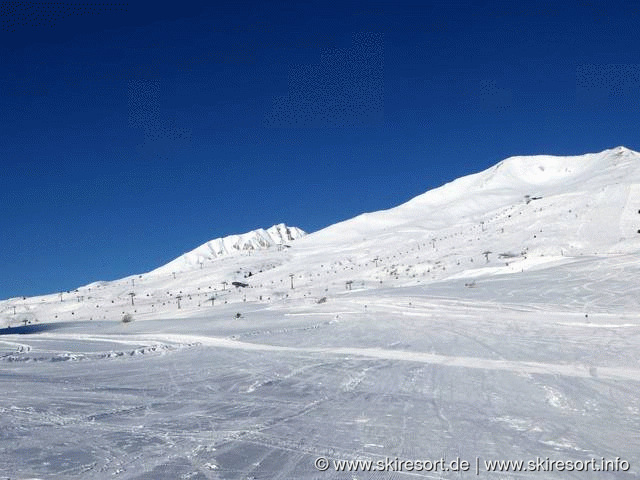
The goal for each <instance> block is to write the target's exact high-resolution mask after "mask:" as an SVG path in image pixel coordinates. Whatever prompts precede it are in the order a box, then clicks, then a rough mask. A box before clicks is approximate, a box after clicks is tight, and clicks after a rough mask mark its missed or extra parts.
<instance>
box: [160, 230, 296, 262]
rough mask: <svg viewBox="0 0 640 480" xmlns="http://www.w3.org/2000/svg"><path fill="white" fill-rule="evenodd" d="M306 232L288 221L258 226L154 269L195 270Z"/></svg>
mask: <svg viewBox="0 0 640 480" xmlns="http://www.w3.org/2000/svg"><path fill="white" fill-rule="evenodd" d="M305 235H306V232H305V231H304V230H302V229H300V228H298V227H290V226H287V225H285V224H284V223H278V224H276V225H273V226H271V227H269V228H267V229H266V230H265V229H264V228H258V229H256V230H251V231H250V232H247V233H242V234H239V235H228V236H226V237H220V238H216V239H214V240H210V241H208V242H207V243H204V244H202V245H200V246H199V247H197V248H195V249H193V250H191V251H190V252H187V253H185V254H183V255H181V256H179V257H178V258H176V259H175V260H172V261H171V262H169V263H167V264H166V265H163V266H161V267H159V268H157V269H155V270H153V273H164V272H179V271H184V270H191V269H193V268H198V267H199V266H200V265H201V264H204V263H206V262H209V261H211V260H215V259H216V258H220V257H225V256H230V255H237V254H239V253H242V252H250V251H253V250H263V249H267V248H271V247H274V246H276V245H287V244H288V243H289V242H292V241H294V240H297V239H298V238H301V237H303V236H305Z"/></svg>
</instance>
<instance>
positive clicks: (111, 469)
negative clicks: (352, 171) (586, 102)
mask: <svg viewBox="0 0 640 480" xmlns="http://www.w3.org/2000/svg"><path fill="white" fill-rule="evenodd" d="M639 185H640V154H638V153H636V152H632V151H630V150H628V149H625V148H622V147H618V148H615V149H612V150H607V151H604V152H601V153H598V154H590V155H584V156H579V157H551V156H535V157H512V158H509V159H506V160H504V161H502V162H500V163H499V164H497V165H496V166H494V167H492V168H490V169H488V170H486V171H484V172H481V173H478V174H475V175H470V176H468V177H464V178H461V179H458V180H456V181H454V182H451V183H449V184H447V185H444V186H442V187H440V188H438V189H435V190H432V191H430V192H427V193H425V194H424V195H421V196H419V197H416V198H415V199H413V200H411V201H409V202H407V203H405V204H404V205H401V206H399V207H396V208H393V209H390V210H386V211H381V212H375V213H370V214H365V215H361V216H359V217H356V218H354V219H351V220H348V221H346V222H342V223H339V224H336V225H333V226H331V227H328V228H326V229H324V230H321V231H319V232H316V233H313V234H309V235H306V236H305V235H304V233H303V232H302V231H301V230H299V229H295V228H293V227H286V226H284V225H278V226H274V227H272V228H270V229H268V230H257V231H254V232H250V233H249V234H245V235H240V236H233V237H226V238H224V239H218V240H214V241H212V242H208V243H207V244H205V245H203V246H201V247H198V248H197V249H195V250H194V251H192V252H189V253H187V254H185V255H183V256H181V257H179V258H178V259H176V260H174V261H173V262H171V263H170V264H168V265H165V266H163V267H160V268H158V269H156V270H153V271H152V272H148V273H145V274H141V275H134V276H131V277H128V278H125V279H122V280H117V281H114V282H96V283H93V284H91V285H87V286H85V287H80V288H78V289H77V290H75V291H72V292H63V293H61V294H52V295H45V296H41V297H33V298H24V299H23V298H14V299H9V300H6V301H3V302H0V322H2V323H0V327H5V329H3V330H0V333H2V335H0V369H1V370H0V382H1V388H2V392H3V395H1V396H0V413H1V415H0V478H2V476H3V475H4V476H6V477H7V478H100V479H102V478H105V479H106V478H109V479H112V478H127V479H129V478H132V479H143V478H145V479H146V478H149V479H151V478H154V479H155V478H168V479H174V478H193V479H205V478H209V479H211V478H214V479H247V478H254V479H258V478H260V479H307V478H308V479H312V478H314V479H315V478H323V479H324V478H326V479H333V478H335V479H338V478H339V479H353V478H358V479H363V478H393V479H402V478H416V477H417V478H447V479H448V478H472V477H476V475H475V472H474V471H471V472H468V473H458V472H437V473H436V472H404V473H400V472H384V473H382V472H378V473H371V472H351V473H349V472H336V471H335V470H333V469H331V468H330V469H329V470H328V471H326V472H319V471H317V470H316V469H315V468H314V460H315V459H316V458H317V457H319V456H323V457H326V458H328V459H331V460H336V459H346V460H354V459H364V460H366V459H370V460H374V461H377V460H380V459H384V458H385V457H389V458H391V459H393V458H395V457H398V458H400V459H403V460H428V459H432V460H436V459H439V458H441V457H443V456H444V457H445V458H448V459H452V458H455V457H460V458H462V459H466V460H468V461H470V462H472V464H473V463H474V462H475V459H476V457H479V458H480V459H483V460H485V459H486V460H490V459H494V460H509V459H511V460H525V461H528V460H531V459H536V458H537V457H541V458H546V457H549V458H550V459H554V460H562V461H576V460H582V461H588V460H590V459H591V458H595V459H597V460H598V461H599V460H600V459H601V458H602V457H605V458H607V459H615V458H616V457H620V458H621V459H623V460H625V461H627V462H629V464H630V467H631V468H630V470H629V471H628V472H622V471H621V472H606V473H603V472H596V473H594V472H591V471H589V472H575V471H574V472H567V471H565V472H558V471H555V472H519V473H517V474H516V473H488V472H483V471H480V478H492V479H493V478H496V479H512V478H518V479H520V478H563V479H564V478H580V479H596V478H598V479H600V478H622V479H631V478H639V477H640V437H638V432H639V431H640V348H639V347H640V314H639V313H638V311H639V303H640V284H639V283H638V281H637V279H638V278H640V262H638V254H639V253H640V234H639V233H638V230H640V190H639V188H638V186H639ZM278 245H280V246H278ZM284 245H287V246H284ZM233 282H236V284H237V285H238V286H234V285H233ZM238 282H240V283H242V284H247V286H246V287H242V286H239V283H238ZM292 287H293V288H292ZM125 314H130V315H131V318H132V320H133V321H131V322H128V323H123V322H122V321H121V319H122V317H123V315H125ZM238 314H239V315H238ZM9 326H10V327H11V328H9V329H7V328H6V327H9Z"/></svg>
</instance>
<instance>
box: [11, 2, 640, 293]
mask: <svg viewBox="0 0 640 480" xmlns="http://www.w3.org/2000/svg"><path fill="white" fill-rule="evenodd" d="M299 3H304V5H294V2H277V3H276V2H263V1H261V2H255V3H252V2H229V3H228V4H223V3H216V4H215V5H214V6H211V5H209V6H207V5H205V4H198V3H197V2H192V1H190V0H186V1H183V2H171V3H162V2H160V3H155V4H154V6H153V7H149V6H147V5H146V4H142V3H128V4H127V3H80V2H75V3H30V2H4V3H3V4H2V6H0V65H1V67H0V131H1V132H2V133H1V134H0V155H1V157H0V158H2V170H1V172H2V173H1V174H0V175H1V176H0V179H1V182H0V272H1V273H0V298H8V297H12V296H18V295H34V294H40V293H48V292H55V291H60V290H69V289H73V288H75V287H77V286H80V285H83V284H86V283H89V282H91V281H94V280H111V279H115V278H119V277H122V276H125V275H129V274H133V273H141V272H145V271H148V270H151V269H153V268H155V267H157V266H160V265H162V264H164V263H166V262H167V261H169V260H171V259H173V258H174V257H176V256H178V255H180V254H182V253H183V252H185V251H187V250H190V249H192V248H194V247H196V246H198V245H200V244H201V243H204V242H206V241H207V240H210V239H212V238H215V237H219V236H224V235H229V234H233V233H242V232H245V231H249V230H253V229H255V228H258V227H269V226H271V225H272V224H274V223H279V222H285V223H287V224H290V225H295V226H298V227H300V228H302V229H304V230H306V231H309V232H311V231H315V230H319V229H321V228H323V227H325V226H328V225H330V224H333V223H335V222H337V221H341V220H345V219H347V218H350V217H353V216H355V215H357V214H359V213H362V212H366V211H375V210H379V209H383V208H390V207H392V206H395V205H397V204H400V203H402V202H404V201H406V200H409V199H410V198H412V197H414V196H416V195H418V194H420V193H423V192H425V191H426V190H429V189H430V188H433V187H436V186H438V185H441V184H442V183H445V182H448V181H450V180H453V179H454V178H457V177H459V176H462V175H465V174H469V173H473V172H476V171H479V170H482V169H485V168H487V167H489V166H491V165H493V164H495V163H497V162H498V161H500V160H501V159H503V158H505V157H507V156H510V155H519V154H537V153H549V154H580V153H585V152H592V151H600V150H603V149H605V148H612V147H615V146H618V145H625V146H627V147H629V148H632V149H634V150H640V141H639V137H638V133H639V127H640V116H639V115H638V114H639V113H640V95H639V94H640V60H639V58H638V57H640V41H639V40H640V39H639V38H638V37H639V35H640V30H639V29H638V28H637V25H638V21H639V20H640V7H637V6H632V5H629V3H628V2H620V3H616V2H611V1H608V2H599V1H592V0H579V1H575V2H565V1H562V2H535V3H521V2H518V3H517V4H516V2H489V1H471V0H469V1H465V2H455V1H447V2H415V3H411V4H409V3H397V2H393V4H392V2H387V3H383V2H342V3H341V4H340V5H339V6H335V5H330V4H329V3H327V2H322V3H313V2H299Z"/></svg>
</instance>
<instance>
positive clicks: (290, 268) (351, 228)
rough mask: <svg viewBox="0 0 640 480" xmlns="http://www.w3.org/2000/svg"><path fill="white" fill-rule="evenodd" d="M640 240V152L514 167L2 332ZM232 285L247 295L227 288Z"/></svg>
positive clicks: (281, 233) (387, 280) (135, 279)
mask: <svg viewBox="0 0 640 480" xmlns="http://www.w3.org/2000/svg"><path fill="white" fill-rule="evenodd" d="M639 230H640V154H638V153H637V152H634V151H631V150H629V149H626V148H624V147H617V148H614V149H610V150H605V151H603V152H600V153H596V154H586V155H580V156H573V157H561V156H549V155H540V156H529V157H522V156H520V157H510V158H507V159H506V160H503V161H501V162H499V163H498V164H497V165H495V166H493V167H491V168H489V169H487V170H485V171H483V172H480V173H476V174H472V175H469V176H466V177H462V178H459V179H457V180H454V181H453V182H451V183H448V184H446V185H443V186H441V187H439V188H436V189H433V190H430V191H428V192H426V193H424V194H422V195H420V196H418V197H416V198H414V199H412V200H410V201H408V202H407V203H404V204H402V205H400V206H397V207H395V208H391V209H389V210H384V211H379V212H374V213H366V214H363V215H360V216H357V217H355V218H353V219H350V220H347V221H344V222H341V223H337V224H335V225H332V226H330V227H327V228H325V229H323V230H320V231H318V232H315V233H312V234H308V235H306V234H305V233H304V232H303V231H302V230H300V229H298V228H295V227H287V226H286V225H284V224H279V225H274V226H273V227H271V228H269V229H266V230H264V229H258V230H254V231H252V232H249V233H246V234H242V235H232V236H228V237H225V238H220V239H216V240H212V241H210V242H207V243H206V244H204V245H201V246H200V247H198V248H196V249H194V250H192V251H190V252H188V253H185V254H184V255H182V256H180V257H178V258H176V259H175V260H173V261H171V262H169V263H168V264H166V265H164V266H161V267H159V268H157V269H155V270H153V271H151V272H148V273H145V274H141V275H133V276H131V277H127V278H124V279H121V280H117V281H113V282H100V283H95V284H91V285H87V286H85V287H81V288H79V289H77V291H75V292H70V293H63V294H55V295H45V296H42V297H34V298H29V299H10V300H7V301H4V302H0V315H1V317H0V319H1V320H0V322H1V323H4V324H7V323H14V324H15V323H20V322H22V321H29V320H31V321H36V320H37V321H45V320H46V321H51V320H76V319H94V320H95V319H104V320H106V319H118V318H120V316H121V315H122V314H124V313H127V312H131V313H133V314H135V315H136V316H137V317H138V318H157V317H163V316H166V315H175V314H176V313H179V314H180V315H181V316H189V315H199V314H202V313H203V312H204V311H203V309H204V308H205V306H206V305H209V306H213V304H215V301H216V300H213V301H211V300H210V299H211V297H212V296H215V297H216V298H218V299H220V301H221V302H222V304H224V303H239V302H241V303H244V302H257V303H258V304H272V303H273V302H277V301H284V299H292V298H297V297H301V296H302V297H308V298H311V297H314V298H321V297H323V296H325V293H331V292H332V291H334V292H343V291H344V290H345V289H346V288H349V289H353V288H354V287H357V288H359V289H377V288H387V287H390V286H392V287H404V286H410V285H424V284H430V283H433V282H438V281H442V280H445V279H451V278H469V279H471V278H476V277H481V276H495V275H505V274H513V273H520V272H525V271H528V270H530V269H539V268H544V267H546V266H551V265H558V264H565V263H568V262H573V261H576V260H578V259H581V258H584V257H585V256H594V255H598V256H610V255H622V254H633V253H636V252H638V251H640V234H639V233H638V231H639ZM278 245H287V247H288V248H284V247H280V248H273V247H275V246H278ZM249 278H250V280H249ZM234 281H241V282H243V283H248V284H249V287H248V288H246V289H244V290H238V289H232V288H227V286H228V285H230V284H231V283H232V282H234ZM291 283H293V284H294V287H295V288H293V289H292V288H291ZM346 285H348V287H346ZM177 295H181V297H182V300H181V302H180V312H176V310H177V303H178V302H177V301H176V296H177ZM69 300H73V301H69ZM208 302H209V303H208ZM14 312H15V313H14ZM1 323H0V325H1Z"/></svg>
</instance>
